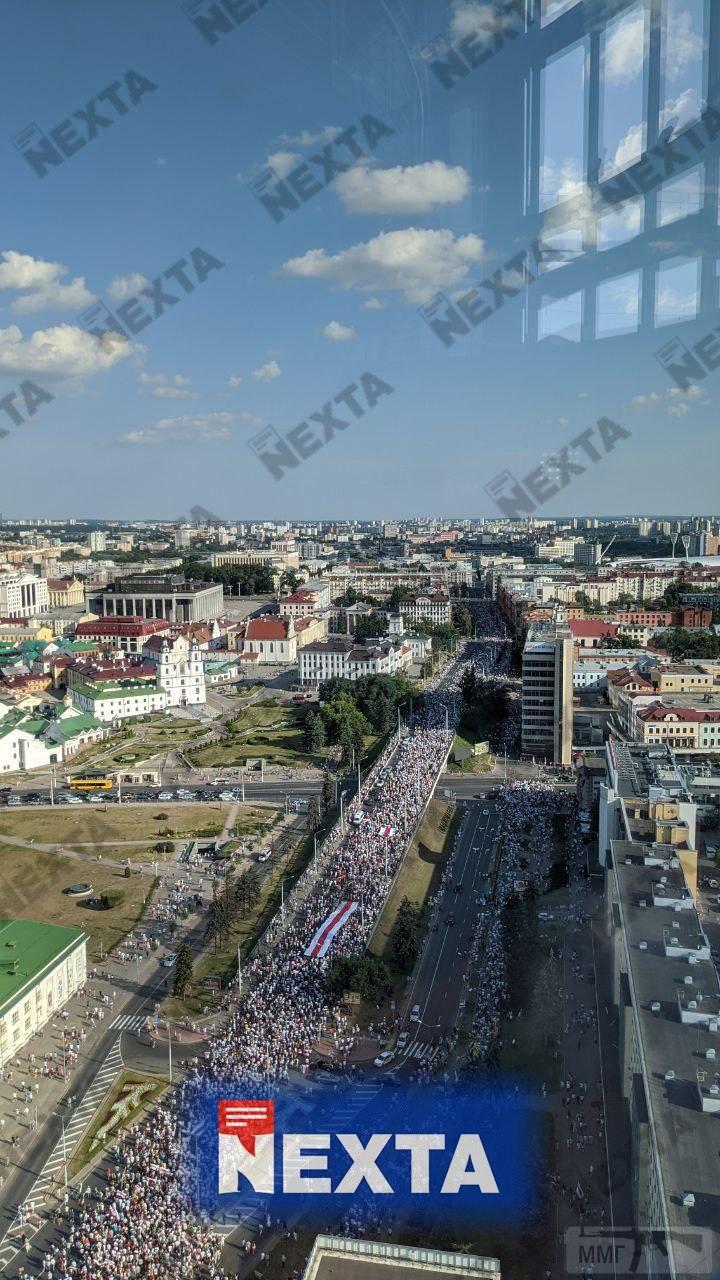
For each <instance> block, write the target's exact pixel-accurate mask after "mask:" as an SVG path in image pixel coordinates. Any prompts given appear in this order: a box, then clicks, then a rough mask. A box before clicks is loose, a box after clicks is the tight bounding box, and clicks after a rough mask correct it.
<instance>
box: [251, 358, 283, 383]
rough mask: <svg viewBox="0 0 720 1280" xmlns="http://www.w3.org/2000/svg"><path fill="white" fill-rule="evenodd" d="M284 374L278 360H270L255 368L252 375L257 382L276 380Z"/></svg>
mask: <svg viewBox="0 0 720 1280" xmlns="http://www.w3.org/2000/svg"><path fill="white" fill-rule="evenodd" d="M281 374H282V369H281V368H280V365H279V364H278V362H277V360H268V361H267V363H266V364H261V365H260V368H259V369H253V371H252V377H253V378H254V379H255V381H256V382H274V381H275V379H276V378H279V377H280V376H281Z"/></svg>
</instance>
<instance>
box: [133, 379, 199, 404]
mask: <svg viewBox="0 0 720 1280" xmlns="http://www.w3.org/2000/svg"><path fill="white" fill-rule="evenodd" d="M191 387H192V382H191V381H190V379H189V378H185V377H183V375H182V374H181V373H175V374H173V376H172V377H171V378H167V377H166V376H165V374H164V373H153V374H150V373H141V374H140V377H139V379H138V391H139V393H140V394H141V395H142V394H143V392H147V393H148V394H149V395H151V396H155V397H156V398H157V399H158V400H197V395H196V394H195V392H194V391H191V390H190V388H191Z"/></svg>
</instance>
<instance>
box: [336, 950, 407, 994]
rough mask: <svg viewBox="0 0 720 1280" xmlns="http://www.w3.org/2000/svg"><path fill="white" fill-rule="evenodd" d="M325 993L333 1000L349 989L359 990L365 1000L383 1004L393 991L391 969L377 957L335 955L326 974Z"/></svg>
mask: <svg viewBox="0 0 720 1280" xmlns="http://www.w3.org/2000/svg"><path fill="white" fill-rule="evenodd" d="M324 985H325V994H326V996H327V997H328V1000H330V1001H331V1002H332V1003H336V1002H337V1001H338V1000H341V999H342V997H343V995H344V994H345V992H346V991H357V992H358V993H359V994H360V995H361V996H362V998H363V1000H371V1001H372V1002H373V1004H382V1002H383V1000H385V999H387V997H388V996H389V995H390V994H391V992H392V978H391V976H390V970H389V969H388V967H387V965H386V964H385V961H384V960H380V959H378V957H377V956H371V955H365V956H336V957H335V958H334V960H333V961H332V962H331V964H330V968H329V969H328V971H327V973H326V975H325V983H324Z"/></svg>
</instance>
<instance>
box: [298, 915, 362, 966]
mask: <svg viewBox="0 0 720 1280" xmlns="http://www.w3.org/2000/svg"><path fill="white" fill-rule="evenodd" d="M357 907H358V904H357V902H342V903H341V904H340V906H339V907H336V908H335V910H334V911H331V912H330V915H329V916H328V918H327V920H324V921H323V923H322V924H321V925H320V928H319V929H318V931H317V933H316V934H315V937H314V938H313V940H312V942H311V943H310V946H309V947H308V949H307V951H306V952H305V955H306V956H310V958H311V959H313V960H321V959H322V957H323V956H324V955H325V953H326V952H327V950H328V948H329V946H330V943H331V942H332V940H333V938H334V937H335V934H336V933H337V932H338V930H339V929H342V927H343V925H344V924H347V921H348V920H349V919H350V916H351V915H352V913H353V911H357Z"/></svg>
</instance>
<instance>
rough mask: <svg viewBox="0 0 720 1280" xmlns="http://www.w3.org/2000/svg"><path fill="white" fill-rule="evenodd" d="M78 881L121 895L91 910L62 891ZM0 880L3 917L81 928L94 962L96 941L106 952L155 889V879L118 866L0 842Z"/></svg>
mask: <svg viewBox="0 0 720 1280" xmlns="http://www.w3.org/2000/svg"><path fill="white" fill-rule="evenodd" d="M78 881H88V882H89V883H91V884H92V885H93V886H94V888H95V890H96V891H97V892H98V893H103V892H105V891H109V890H116V891H119V892H120V893H122V894H123V900H122V902H120V903H119V904H118V905H117V906H116V907H113V908H112V909H111V910H110V911H92V910H91V909H90V908H89V907H87V906H85V905H83V902H82V899H79V898H69V897H68V896H67V894H65V893H63V889H67V887H68V885H71V884H77V882H78ZM0 884H1V885H2V915H3V916H4V917H6V918H8V919H11V920H12V919H20V920H38V919H40V920H42V921H43V922H44V923H46V924H61V925H68V926H70V927H71V928H74V929H84V930H85V932H86V933H87V934H88V936H89V942H88V958H89V960H90V961H91V963H94V962H95V961H96V960H98V959H99V958H100V951H101V944H102V950H103V953H107V952H108V951H109V950H111V949H112V948H113V947H114V946H116V945H117V943H118V942H120V941H121V939H122V938H124V937H125V935H126V934H128V933H129V932H130V930H131V929H133V928H134V927H135V925H136V924H137V922H138V920H139V918H140V916H141V914H142V912H143V907H144V904H145V900H146V899H147V898H148V897H149V896H150V895H151V894H152V892H153V890H154V888H155V878H154V876H150V875H132V876H130V877H128V878H126V877H125V876H124V875H123V873H122V871H121V870H120V869H119V868H118V867H103V866H102V864H100V863H93V864H90V863H86V862H78V861H77V859H76V858H66V857H64V856H63V854H58V853H40V852H38V851H36V850H34V849H18V848H15V847H14V846H13V845H0Z"/></svg>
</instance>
